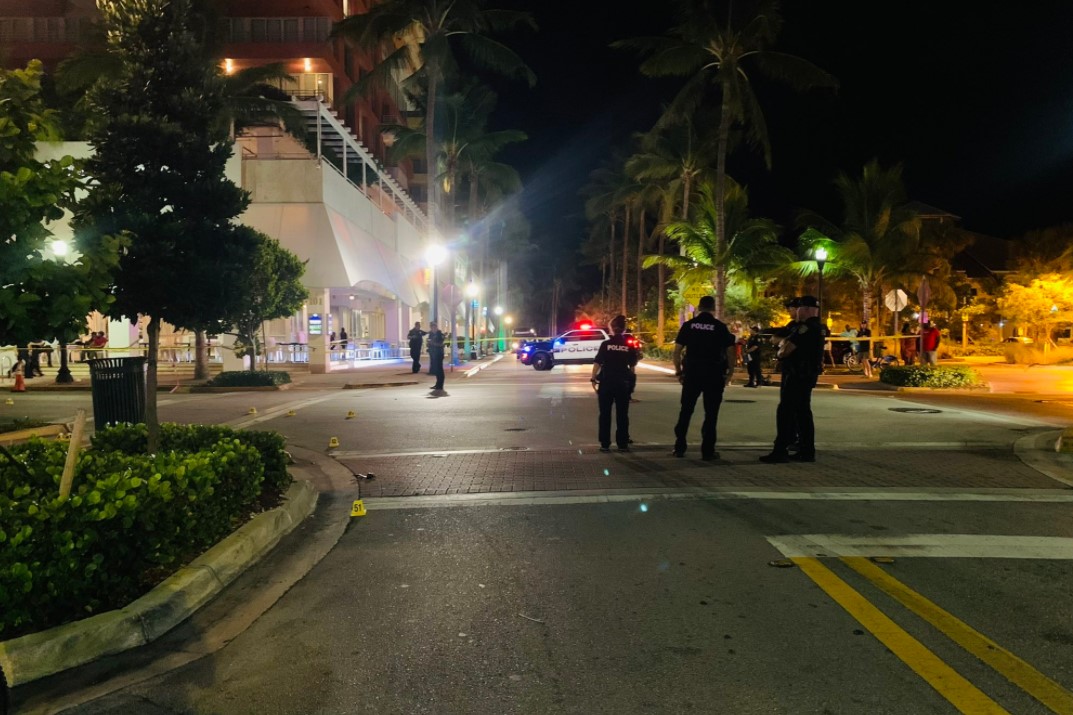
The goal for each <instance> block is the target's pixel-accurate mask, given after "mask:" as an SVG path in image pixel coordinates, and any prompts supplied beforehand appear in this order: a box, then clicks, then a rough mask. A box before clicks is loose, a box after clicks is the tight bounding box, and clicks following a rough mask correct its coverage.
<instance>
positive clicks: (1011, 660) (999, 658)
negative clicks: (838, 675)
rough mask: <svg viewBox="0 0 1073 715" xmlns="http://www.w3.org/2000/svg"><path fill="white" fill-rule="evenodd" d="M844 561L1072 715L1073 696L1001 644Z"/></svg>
mask: <svg viewBox="0 0 1073 715" xmlns="http://www.w3.org/2000/svg"><path fill="white" fill-rule="evenodd" d="M842 561H844V562H845V563H846V565H848V566H849V567H850V568H852V569H853V570H854V571H856V572H857V573H859V574H860V575H861V576H864V577H865V578H866V579H868V580H869V581H871V582H872V583H873V584H875V585H876V586H877V587H878V588H880V589H881V590H883V591H884V592H885V593H887V594H889V595H890V596H891V597H893V598H894V599H896V600H897V601H898V602H899V603H901V604H902V605H903V606H905V607H906V608H908V609H909V610H910V611H912V612H913V613H915V614H917V615H918V616H920V617H921V618H923V619H924V620H925V621H927V622H928V623H930V624H931V625H933V626H935V627H936V628H937V629H939V630H940V631H941V632H942V633H943V635H945V636H946V637H947V638H949V639H950V640H952V641H954V642H955V643H957V644H958V645H959V646H961V647H962V648H964V649H965V650H967V651H969V652H970V653H972V654H973V655H974V656H976V657H977V658H979V659H980V660H982V661H983V662H985V663H987V664H988V665H990V666H991V667H992V668H994V669H995V670H996V671H998V673H1000V674H1001V675H1002V676H1004V677H1005V678H1006V679H1007V680H1009V681H1010V682H1011V683H1013V684H1014V685H1016V686H1018V687H1019V688H1021V689H1022V690H1024V691H1025V692H1026V693H1028V694H1029V695H1031V696H1032V697H1034V698H1035V699H1036V700H1039V701H1040V702H1041V703H1043V704H1044V705H1046V706H1047V707H1049V708H1050V709H1051V710H1053V711H1054V712H1056V713H1073V693H1071V692H1070V691H1068V690H1066V689H1065V688H1063V687H1062V686H1061V685H1059V684H1058V683H1056V682H1054V681H1053V680H1051V679H1050V678H1048V677H1047V676H1046V675H1044V674H1043V673H1041V672H1039V671H1038V670H1036V669H1035V668H1033V667H1032V666H1031V665H1029V664H1028V663H1026V662H1025V661H1023V660H1021V659H1020V658H1018V657H1017V656H1016V655H1014V654H1013V653H1011V652H1009V651H1008V650H1006V649H1005V648H1003V647H1002V646H1000V645H999V644H998V643H995V642H994V641H993V640H991V639H990V638H988V637H987V636H985V635H983V634H982V633H979V632H978V631H976V630H973V628H972V627H970V626H969V625H968V624H966V623H964V622H962V621H961V620H959V619H958V618H956V617H955V616H953V615H952V614H950V613H948V612H946V611H944V610H943V609H942V608H940V607H939V606H938V605H936V604H935V603H932V602H931V601H929V600H928V599H926V598H924V597H923V596H921V595H920V594H919V593H917V592H916V591H913V590H912V589H910V588H909V587H908V586H906V585H905V584H903V583H902V582H901V581H899V580H898V579H896V578H894V577H893V576H891V575H890V574H889V573H887V572H886V571H884V570H883V569H881V568H879V567H878V566H876V565H875V564H873V563H872V562H870V561H868V559H865V558H862V557H857V556H852V557H850V556H847V557H843V559H842Z"/></svg>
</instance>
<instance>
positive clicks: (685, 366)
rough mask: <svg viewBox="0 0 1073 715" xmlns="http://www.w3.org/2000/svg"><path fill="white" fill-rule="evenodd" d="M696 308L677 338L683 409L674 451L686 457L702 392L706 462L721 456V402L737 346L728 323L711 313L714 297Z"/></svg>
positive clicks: (703, 455)
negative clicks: (718, 448) (718, 445)
mask: <svg viewBox="0 0 1073 715" xmlns="http://www.w3.org/2000/svg"><path fill="white" fill-rule="evenodd" d="M697 308H698V309H699V310H700V313H699V314H698V315H697V316H696V317H695V318H693V319H692V320H687V321H686V322H685V323H683V324H682V328H681V329H680V330H679V331H678V337H677V338H675V340H674V374H675V375H677V376H678V381H679V382H680V383H682V409H681V412H679V413H678V424H676V425H675V426H674V452H672V454H673V455H674V456H675V457H683V456H685V453H686V433H688V432H689V420H690V418H691V417H693V409H694V408H695V407H696V406H697V398H698V397H700V396H701V395H702V394H703V395H704V424H702V425H701V428H700V456H701V459H704V460H705V461H711V460H713V459H719V453H718V452H716V451H715V430H716V424H717V423H718V421H719V405H720V404H722V402H723V388H725V387H726V386H727V385H729V384H730V380H731V379H732V378H733V377H734V363H735V362H736V361H737V347H736V346H735V342H736V341H735V338H734V336H733V335H732V334H731V332H730V330H728V329H727V326H726V325H724V324H723V322H722V321H721V320H719V319H717V318H716V317H715V316H713V315H712V311H713V310H715V298H713V297H712V296H710V295H707V296H704V297H703V298H701V299H700V302H698V303H697ZM683 352H685V359H684V360H683V358H682V353H683Z"/></svg>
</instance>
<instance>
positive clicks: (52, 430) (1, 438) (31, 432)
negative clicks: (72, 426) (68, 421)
mask: <svg viewBox="0 0 1073 715" xmlns="http://www.w3.org/2000/svg"><path fill="white" fill-rule="evenodd" d="M67 432H68V430H67V425H45V426H44V427H30V428H29V429H20V430H15V431H14V432H4V433H2V434H0V444H2V445H5V446H6V445H10V444H15V443H16V442H25V441H26V440H28V439H33V438H34V437H40V438H41V439H48V438H49V437H59V436H60V435H62V434H67Z"/></svg>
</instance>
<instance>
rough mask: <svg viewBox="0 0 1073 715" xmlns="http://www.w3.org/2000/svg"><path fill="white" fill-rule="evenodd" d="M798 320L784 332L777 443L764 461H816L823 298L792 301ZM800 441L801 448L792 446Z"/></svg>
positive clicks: (821, 366)
mask: <svg viewBox="0 0 1073 715" xmlns="http://www.w3.org/2000/svg"><path fill="white" fill-rule="evenodd" d="M788 307H790V313H791V316H792V317H793V318H794V322H791V323H790V325H788V326H787V328H786V329H784V330H783V331H782V333H780V335H781V337H780V338H779V347H778V352H777V354H776V357H777V358H778V359H779V368H780V371H781V372H782V383H781V385H780V386H779V407H778V409H777V410H776V412H775V426H776V434H775V445H774V447H773V448H772V450H771V453H770V454H765V455H764V456H763V457H761V458H760V461H761V462H766V463H768V464H779V463H782V462H789V461H796V462H815V461H816V427H815V425H814V424H813V421H812V388H814V387H816V379H817V377H818V376H819V374H820V372H821V371H822V370H823V344H824V340H825V336H824V331H823V328H822V326H821V325H820V318H819V307H820V304H819V301H817V300H816V298H815V297H813V296H811V295H805V296H801V297H800V298H796V299H794V300H793V301H791V303H789V304H788ZM795 441H796V442H797V445H798V448H797V452H795V453H794V454H790V452H789V447H790V445H791V444H793V443H794V442H795Z"/></svg>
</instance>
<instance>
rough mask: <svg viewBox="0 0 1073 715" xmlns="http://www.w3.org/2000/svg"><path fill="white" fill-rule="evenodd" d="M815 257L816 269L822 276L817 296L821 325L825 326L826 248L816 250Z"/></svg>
mask: <svg viewBox="0 0 1073 715" xmlns="http://www.w3.org/2000/svg"><path fill="white" fill-rule="evenodd" d="M814 255H815V256H816V267H817V269H818V272H819V274H820V279H819V287H818V289H817V293H818V295H817V296H816V302H817V303H819V313H820V324H821V325H824V322H823V264H824V263H827V249H826V248H824V247H823V246H820V247H819V248H817V249H816V253H815V254H814Z"/></svg>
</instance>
